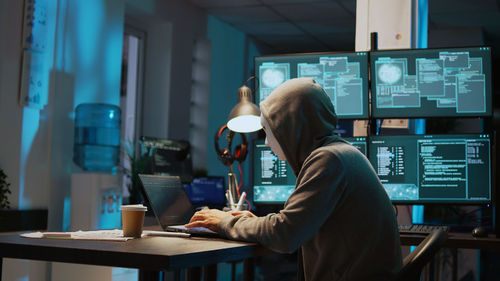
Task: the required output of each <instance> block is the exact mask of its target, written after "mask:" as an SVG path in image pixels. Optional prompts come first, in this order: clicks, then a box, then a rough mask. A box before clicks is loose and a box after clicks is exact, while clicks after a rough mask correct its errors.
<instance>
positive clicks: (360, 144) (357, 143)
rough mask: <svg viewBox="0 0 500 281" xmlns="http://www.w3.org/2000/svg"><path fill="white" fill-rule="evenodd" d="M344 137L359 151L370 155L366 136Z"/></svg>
mask: <svg viewBox="0 0 500 281" xmlns="http://www.w3.org/2000/svg"><path fill="white" fill-rule="evenodd" d="M342 138H343V139H344V140H346V141H348V142H349V143H350V144H351V145H352V146H354V147H355V148H357V149H358V150H359V151H361V153H363V154H364V155H365V156H366V157H368V154H367V143H366V137H342Z"/></svg>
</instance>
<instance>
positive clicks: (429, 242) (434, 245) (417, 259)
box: [395, 230, 448, 281]
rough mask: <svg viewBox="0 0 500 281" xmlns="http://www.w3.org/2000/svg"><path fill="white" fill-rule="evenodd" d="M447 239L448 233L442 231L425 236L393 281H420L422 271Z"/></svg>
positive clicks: (404, 261) (406, 259) (405, 260)
mask: <svg viewBox="0 0 500 281" xmlns="http://www.w3.org/2000/svg"><path fill="white" fill-rule="evenodd" d="M447 239H448V233H447V232H445V231H442V230H437V231H434V232H432V233H431V234H429V235H427V237H426V238H425V239H424V240H423V241H422V242H421V243H420V244H419V245H418V247H417V248H416V249H415V250H414V251H413V252H411V253H410V254H409V255H408V256H407V257H406V258H405V259H404V260H403V267H402V268H401V271H400V272H399V273H398V274H397V276H396V279H395V280H396V281H403V280H404V281H418V280H420V274H421V272H422V269H423V268H424V266H425V265H426V264H427V263H429V261H430V260H431V259H432V258H433V257H434V255H435V254H436V253H437V251H439V249H441V247H442V246H443V245H444V243H445V242H446V240H447Z"/></svg>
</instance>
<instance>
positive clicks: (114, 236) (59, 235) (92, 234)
mask: <svg viewBox="0 0 500 281" xmlns="http://www.w3.org/2000/svg"><path fill="white" fill-rule="evenodd" d="M21 237H26V238H53V239H76V240H98V241H127V240H130V239H134V238H133V237H124V236H123V231H122V230H121V229H114V230H95V231H74V232H32V233H23V234H21Z"/></svg>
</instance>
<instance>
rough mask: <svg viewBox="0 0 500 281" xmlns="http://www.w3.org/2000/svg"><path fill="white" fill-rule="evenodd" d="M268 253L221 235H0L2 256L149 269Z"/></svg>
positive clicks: (238, 258)
mask: <svg viewBox="0 0 500 281" xmlns="http://www.w3.org/2000/svg"><path fill="white" fill-rule="evenodd" d="M268 253H270V250H267V249H265V248H264V247H262V246H259V245H257V244H254V243H245V242H237V241H229V240H224V239H218V238H201V237H191V238H179V237H144V238H140V239H133V240H129V241H127V242H109V241H84V240H71V239H67V240H66V239H31V238H23V237H20V236H19V235H18V234H10V235H0V256H1V257H6V258H20V259H33V260H43V261H58V262H69V263H81V264H91V265H104V266H116V267H131V268H140V269H147V270H173V269H180V268H186V267H194V266H203V265H209V264H216V263H219V262H228V261H236V260H242V259H245V258H249V257H255V256H259V255H264V254H268ZM1 257H0V258H1Z"/></svg>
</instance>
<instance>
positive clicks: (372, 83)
mask: <svg viewBox="0 0 500 281" xmlns="http://www.w3.org/2000/svg"><path fill="white" fill-rule="evenodd" d="M477 48H488V51H489V59H490V67H489V73H490V100H487V101H486V104H488V102H489V103H490V104H491V108H490V112H489V113H484V114H477V113H471V114H465V115H448V114H442V115H418V116H407V115H404V114H401V115H400V114H380V113H378V114H377V109H376V108H375V106H374V103H375V102H376V96H375V95H374V94H373V90H374V89H375V88H376V87H375V79H373V77H374V75H375V73H374V72H375V69H374V67H373V65H372V54H379V53H390V52H400V51H401V52H404V51H415V52H425V51H433V50H436V51H439V50H467V49H477ZM492 53H493V48H492V47H491V46H467V47H442V48H425V49H410V48H409V49H390V50H377V51H370V52H369V54H368V66H369V70H368V72H369V76H370V80H369V91H370V117H371V118H373V119H418V118H460V119H462V118H464V119H465V118H478V117H480V118H491V117H493V111H494V107H493V105H494V93H493V73H492V71H493V63H492V59H493V54H492Z"/></svg>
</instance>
